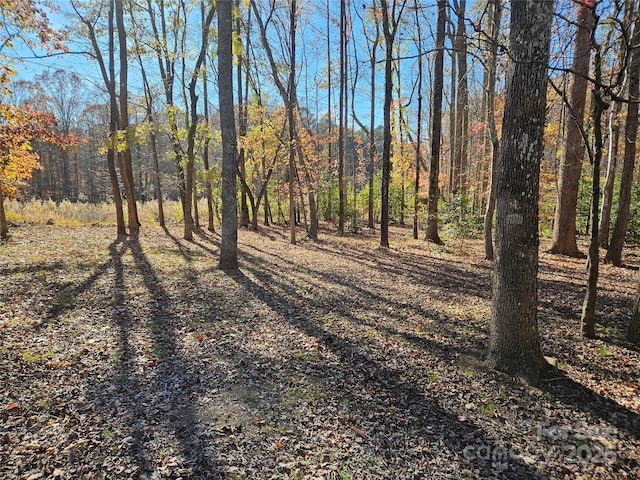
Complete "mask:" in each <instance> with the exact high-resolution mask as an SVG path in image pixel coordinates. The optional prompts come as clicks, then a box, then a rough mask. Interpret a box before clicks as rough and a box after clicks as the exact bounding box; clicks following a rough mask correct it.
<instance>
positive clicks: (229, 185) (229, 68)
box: [217, 0, 238, 270]
mask: <svg viewBox="0 0 640 480" xmlns="http://www.w3.org/2000/svg"><path fill="white" fill-rule="evenodd" d="M217 10H218V97H219V104H220V129H221V131H222V240H221V244H220V264H219V265H220V268H221V269H223V270H235V269H237V268H238V206H237V204H236V198H237V187H236V171H237V169H238V162H237V159H238V158H237V145H236V122H235V113H234V107H233V48H232V45H233V0H218V3H217Z"/></svg>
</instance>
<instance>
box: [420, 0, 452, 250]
mask: <svg viewBox="0 0 640 480" xmlns="http://www.w3.org/2000/svg"><path fill="white" fill-rule="evenodd" d="M446 21H447V1H446V0H438V20H437V25H436V59H435V63H434V67H433V70H434V71H433V101H432V104H433V105H432V107H431V108H432V113H431V160H430V162H429V200H428V205H427V231H426V235H425V238H426V239H427V240H428V241H430V242H433V243H435V244H437V245H442V244H443V241H442V240H441V239H440V236H439V235H438V198H439V194H440V191H439V186H438V180H439V179H438V176H439V173H440V138H441V136H442V89H443V86H444V35H445V25H446Z"/></svg>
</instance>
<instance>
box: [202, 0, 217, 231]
mask: <svg viewBox="0 0 640 480" xmlns="http://www.w3.org/2000/svg"><path fill="white" fill-rule="evenodd" d="M200 18H201V21H202V23H204V22H205V18H206V15H205V2H204V1H203V2H201V3H200ZM207 71H208V69H207V66H206V64H205V66H204V68H203V69H202V97H203V98H202V100H203V103H204V112H203V113H204V123H205V125H206V126H207V127H209V124H210V118H209V88H208V85H209V84H208V82H207ZM209 144H210V139H209V135H208V134H207V135H206V136H205V139H204V147H203V149H202V163H203V164H204V170H205V176H204V178H205V180H204V186H205V190H206V194H207V230H209V231H210V232H215V231H216V229H215V226H214V222H213V191H212V188H211V176H210V174H209V173H210V172H209V169H210V165H209Z"/></svg>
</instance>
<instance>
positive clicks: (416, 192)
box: [413, 8, 422, 240]
mask: <svg viewBox="0 0 640 480" xmlns="http://www.w3.org/2000/svg"><path fill="white" fill-rule="evenodd" d="M415 14H416V28H417V33H418V42H417V43H418V45H417V46H418V80H417V81H418V112H417V115H418V129H417V132H416V170H415V177H414V189H413V191H414V195H413V239H414V240H417V239H418V215H419V212H420V198H419V193H420V166H421V163H422V29H421V28H420V18H419V16H418V9H417V8H416V10H415Z"/></svg>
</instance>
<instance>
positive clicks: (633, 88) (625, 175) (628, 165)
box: [605, 12, 640, 267]
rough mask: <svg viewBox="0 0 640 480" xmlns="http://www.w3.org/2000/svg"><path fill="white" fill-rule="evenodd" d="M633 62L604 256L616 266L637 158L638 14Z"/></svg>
mask: <svg viewBox="0 0 640 480" xmlns="http://www.w3.org/2000/svg"><path fill="white" fill-rule="evenodd" d="M629 51H630V55H631V59H630V62H629V103H628V104H627V121H626V124H625V129H624V160H623V163H622V176H621V177H620V200H619V201H618V213H617V215H616V223H615V225H614V227H613V234H612V235H611V243H610V245H609V249H608V250H607V255H606V256H605V261H606V262H611V263H613V264H614V265H615V266H617V267H619V266H621V265H622V248H623V247H624V241H625V237H626V235H627V227H628V226H629V214H630V208H631V189H632V186H633V169H634V163H635V157H636V139H637V138H638V102H639V101H640V16H638V14H637V12H636V20H635V22H634V26H633V38H632V40H631V45H630V46H629Z"/></svg>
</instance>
